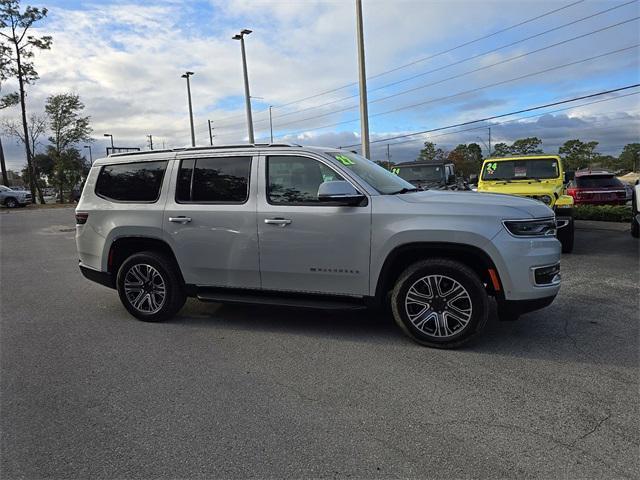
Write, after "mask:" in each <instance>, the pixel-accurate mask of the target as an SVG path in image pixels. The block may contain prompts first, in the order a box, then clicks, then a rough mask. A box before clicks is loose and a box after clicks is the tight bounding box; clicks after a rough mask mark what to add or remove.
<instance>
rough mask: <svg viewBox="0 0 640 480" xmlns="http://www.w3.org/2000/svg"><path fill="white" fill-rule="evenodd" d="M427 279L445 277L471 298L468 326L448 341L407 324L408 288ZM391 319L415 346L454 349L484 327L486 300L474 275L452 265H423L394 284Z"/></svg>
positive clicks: (413, 269) (467, 269) (419, 265)
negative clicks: (430, 276)
mask: <svg viewBox="0 0 640 480" xmlns="http://www.w3.org/2000/svg"><path fill="white" fill-rule="evenodd" d="M427 275H445V276H447V277H450V278H452V279H454V280H456V281H457V282H459V283H460V285H462V286H463V287H464V288H465V289H466V290H467V292H468V293H469V297H470V298H471V304H472V315H471V319H470V320H469V323H468V324H467V325H466V326H465V327H464V328H463V329H462V330H461V331H459V332H457V333H456V334H454V335H452V336H450V337H447V338H438V337H433V336H430V335H427V334H425V333H424V332H422V331H420V330H419V329H417V328H416V327H415V326H414V325H413V324H412V323H411V321H410V320H409V317H408V315H407V313H406V309H405V303H404V302H405V297H406V294H407V292H408V291H409V289H410V288H411V286H412V285H413V284H414V283H415V282H416V281H418V280H419V279H420V278H422V277H425V276H427ZM391 308H392V311H393V316H394V318H395V320H396V322H397V323H398V324H399V325H400V327H401V328H402V329H403V330H404V331H405V332H406V333H407V334H408V335H409V336H410V337H411V338H413V339H414V340H416V341H417V342H419V343H421V344H423V345H428V346H432V347H439V348H453V347H456V346H459V345H462V344H463V343H466V342H467V341H468V340H469V339H470V338H471V337H472V336H474V335H475V334H476V333H479V331H480V330H481V329H482V328H483V327H484V325H485V324H486V321H487V316H488V308H489V303H488V298H487V293H486V290H485V288H484V286H483V284H482V282H481V281H480V279H479V278H478V277H477V275H476V274H475V272H473V271H472V270H471V269H469V268H467V267H466V266H464V265H462V264H458V263H454V262H451V261H447V260H445V261H438V260H434V261H425V262H420V263H419V264H416V265H414V266H413V267H410V268H409V269H407V271H406V272H405V274H403V275H402V276H401V278H400V279H399V280H398V282H397V283H396V287H395V288H394V290H393V294H392V296H391Z"/></svg>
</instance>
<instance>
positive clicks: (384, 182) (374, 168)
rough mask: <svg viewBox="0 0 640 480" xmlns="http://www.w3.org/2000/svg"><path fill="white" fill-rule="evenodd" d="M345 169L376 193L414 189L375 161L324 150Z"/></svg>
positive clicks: (346, 153) (349, 153)
mask: <svg viewBox="0 0 640 480" xmlns="http://www.w3.org/2000/svg"><path fill="white" fill-rule="evenodd" d="M326 154H327V155H329V156H331V157H333V158H335V159H336V160H337V161H338V162H340V163H341V164H342V165H343V166H344V167H345V168H346V169H348V170H349V171H351V172H353V173H354V174H355V175H356V176H358V177H360V178H361V179H362V180H364V181H365V182H366V183H368V184H369V185H370V186H371V187H373V188H374V189H375V190H376V191H377V192H378V193H382V194H391V193H395V192H399V191H401V190H403V189H408V190H415V187H414V186H413V185H411V184H410V183H409V182H406V181H405V180H403V179H402V178H400V177H398V176H397V175H394V174H393V173H391V172H390V171H389V170H386V169H384V168H382V167H381V166H380V165H378V164H377V163H373V162H372V161H371V160H367V159H366V158H364V157H361V156H360V155H356V154H355V153H351V152H326Z"/></svg>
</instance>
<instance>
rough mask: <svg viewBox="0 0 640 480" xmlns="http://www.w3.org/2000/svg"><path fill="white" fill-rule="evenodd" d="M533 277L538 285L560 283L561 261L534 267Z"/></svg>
mask: <svg viewBox="0 0 640 480" xmlns="http://www.w3.org/2000/svg"><path fill="white" fill-rule="evenodd" d="M533 277H534V281H535V284H536V285H537V286H545V285H554V284H557V283H560V263H556V264H554V265H548V266H546V267H538V268H534V269H533Z"/></svg>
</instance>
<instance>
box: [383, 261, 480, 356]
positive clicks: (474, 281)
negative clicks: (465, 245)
mask: <svg viewBox="0 0 640 480" xmlns="http://www.w3.org/2000/svg"><path fill="white" fill-rule="evenodd" d="M391 308H392V310H393V317H394V319H395V321H396V323H397V324H398V325H399V326H400V328H402V330H403V331H404V332H405V333H406V334H407V335H408V336H409V337H411V338H412V339H413V340H415V341H416V342H418V343H420V344H422V345H426V346H429V347H436V348H456V347H459V346H461V345H463V344H464V343H467V342H468V341H469V340H471V339H472V338H473V337H475V336H476V335H478V334H479V333H480V332H481V330H482V329H483V328H484V326H485V324H486V322H487V317H488V310H489V301H488V297H487V292H486V290H485V288H484V285H483V283H482V281H481V280H480V278H479V277H478V275H477V274H476V273H475V272H474V271H473V270H472V269H470V268H469V267H467V266H466V265H464V264H462V263H460V262H457V261H455V260H449V259H445V258H434V259H430V260H424V261H421V262H418V263H415V264H413V265H411V266H410V267H409V268H407V269H406V270H405V271H404V273H403V274H402V275H401V276H400V277H399V279H398V281H397V282H396V285H395V288H394V289H393V293H392V295H391Z"/></svg>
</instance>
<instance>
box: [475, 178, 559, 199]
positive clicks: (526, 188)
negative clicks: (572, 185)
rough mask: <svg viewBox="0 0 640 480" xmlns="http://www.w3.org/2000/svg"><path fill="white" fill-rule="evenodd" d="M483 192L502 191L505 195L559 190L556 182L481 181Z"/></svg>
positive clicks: (540, 193)
mask: <svg viewBox="0 0 640 480" xmlns="http://www.w3.org/2000/svg"><path fill="white" fill-rule="evenodd" d="M481 187H482V191H483V192H493V193H504V194H507V195H526V196H528V195H531V196H533V195H551V194H552V193H553V192H558V191H559V190H561V188H562V187H561V185H558V184H557V182H556V181H555V180H554V181H551V182H548V181H542V182H522V181H521V182H508V183H505V182H486V181H485V182H482V185H481Z"/></svg>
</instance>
